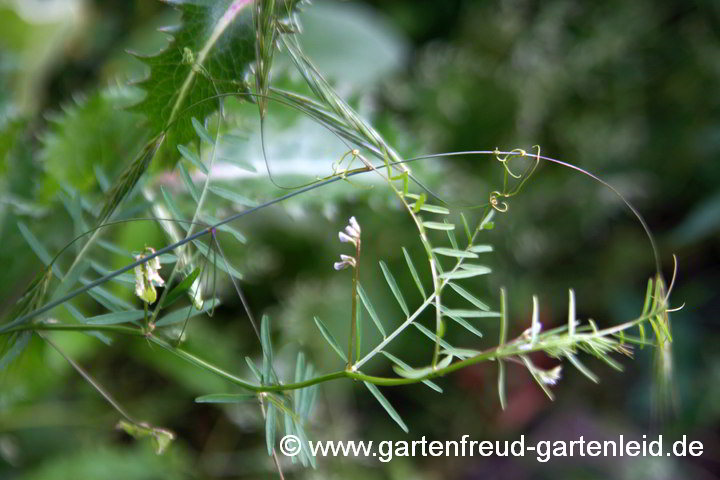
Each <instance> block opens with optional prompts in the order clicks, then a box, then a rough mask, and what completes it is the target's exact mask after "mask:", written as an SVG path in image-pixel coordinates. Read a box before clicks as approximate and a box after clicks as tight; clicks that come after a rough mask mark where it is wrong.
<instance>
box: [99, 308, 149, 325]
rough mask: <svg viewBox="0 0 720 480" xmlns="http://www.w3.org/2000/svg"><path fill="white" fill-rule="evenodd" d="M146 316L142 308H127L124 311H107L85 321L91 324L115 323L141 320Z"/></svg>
mask: <svg viewBox="0 0 720 480" xmlns="http://www.w3.org/2000/svg"><path fill="white" fill-rule="evenodd" d="M144 316H145V312H144V311H142V310H126V311H124V312H114V313H106V314H103V315H97V316H94V317H90V318H88V319H87V320H86V321H85V323H87V324H89V325H115V324H118V323H127V322H134V321H137V320H140V319H141V318H143V317H144Z"/></svg>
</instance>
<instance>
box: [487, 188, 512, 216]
mask: <svg viewBox="0 0 720 480" xmlns="http://www.w3.org/2000/svg"><path fill="white" fill-rule="evenodd" d="M498 197H503V198H507V195H506V194H504V193H501V192H498V191H497V190H495V191H494V192H491V193H490V206H491V207H492V208H493V209H495V210H496V211H498V212H500V213H504V212H507V211H508V208H510V207H509V206H508V204H507V202H505V201H502V202H501V201H500V200H498Z"/></svg>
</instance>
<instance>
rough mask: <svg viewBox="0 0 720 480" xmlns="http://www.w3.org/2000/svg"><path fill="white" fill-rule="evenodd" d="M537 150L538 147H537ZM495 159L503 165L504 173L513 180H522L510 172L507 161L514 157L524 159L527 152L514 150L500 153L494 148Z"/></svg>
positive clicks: (518, 149)
mask: <svg viewBox="0 0 720 480" xmlns="http://www.w3.org/2000/svg"><path fill="white" fill-rule="evenodd" d="M538 148H539V147H538ZM494 153H495V158H497V161H498V162H500V163H502V164H503V168H505V171H506V172H507V173H508V175H510V176H511V177H513V178H517V179H520V178H522V175H516V174H514V173H513V172H512V170H510V167H509V166H508V161H509V160H511V159H513V158H514V157H518V156H520V157H524V156H526V155H527V152H526V151H525V150H523V149H522V148H516V149H514V150H511V151H509V152H506V153H503V154H501V153H500V150H499V149H498V148H497V147H495V152H494Z"/></svg>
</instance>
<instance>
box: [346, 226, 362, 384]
mask: <svg viewBox="0 0 720 480" xmlns="http://www.w3.org/2000/svg"><path fill="white" fill-rule="evenodd" d="M359 280H360V239H359V238H358V239H357V244H356V247H355V267H354V268H353V280H352V312H351V320H350V341H349V342H348V364H347V368H348V370H349V369H350V368H352V365H353V343H355V350H356V351H357V354H358V356H359V355H360V348H359V346H358V345H357V338H358V335H357V333H358V325H357V297H358V282H359Z"/></svg>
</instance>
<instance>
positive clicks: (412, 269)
mask: <svg viewBox="0 0 720 480" xmlns="http://www.w3.org/2000/svg"><path fill="white" fill-rule="evenodd" d="M402 251H403V255H404V256H405V261H406V262H407V264H408V268H409V269H410V275H412V278H413V280H414V281H415V285H417V287H418V290H419V291H420V295H422V297H423V298H427V295H425V289H424V288H423V286H422V282H420V276H419V275H418V273H417V270H416V269H415V265H413V262H412V259H411V258H410V254H409V253H408V251H407V250H406V249H405V247H402Z"/></svg>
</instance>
